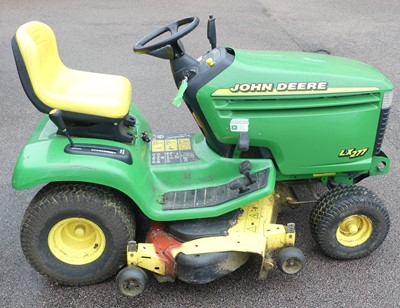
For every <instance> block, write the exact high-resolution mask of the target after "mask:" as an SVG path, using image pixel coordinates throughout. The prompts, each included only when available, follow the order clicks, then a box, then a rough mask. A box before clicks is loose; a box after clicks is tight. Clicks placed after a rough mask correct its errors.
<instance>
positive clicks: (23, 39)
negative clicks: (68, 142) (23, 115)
mask: <svg viewBox="0 0 400 308" xmlns="http://www.w3.org/2000/svg"><path fill="white" fill-rule="evenodd" d="M11 45H12V50H13V53H14V58H15V62H16V65H17V69H18V75H19V77H20V80H21V83H22V86H23V88H24V90H25V93H26V95H27V96H28V97H29V99H30V100H31V101H32V103H33V104H34V105H35V107H36V108H37V109H38V110H39V111H41V112H44V113H48V112H49V111H50V110H51V109H52V108H51V107H49V106H48V105H46V104H45V103H44V100H43V98H45V97H46V93H47V92H48V91H50V90H49V89H51V88H52V86H53V83H54V81H55V80H56V74H57V72H59V71H60V70H61V69H62V68H63V67H64V64H63V63H62V62H61V59H60V57H59V54H58V48H57V42H56V38H55V35H54V32H53V30H52V29H51V28H50V27H49V26H48V25H46V24H44V23H42V22H38V21H32V22H29V23H26V24H24V25H22V26H21V27H19V28H18V30H17V32H16V34H15V35H14V37H13V38H12V41H11Z"/></svg>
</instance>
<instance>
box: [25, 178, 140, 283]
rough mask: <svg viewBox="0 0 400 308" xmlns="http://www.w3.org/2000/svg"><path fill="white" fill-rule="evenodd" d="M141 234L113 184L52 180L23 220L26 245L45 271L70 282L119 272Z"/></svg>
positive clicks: (33, 260) (31, 257)
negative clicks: (132, 241) (127, 249)
mask: <svg viewBox="0 0 400 308" xmlns="http://www.w3.org/2000/svg"><path fill="white" fill-rule="evenodd" d="M134 237H135V219H134V215H133V211H132V209H130V208H129V204H127V201H126V200H125V199H124V198H123V197H122V196H121V195H119V194H118V193H117V192H115V191H113V190H112V189H110V188H107V187H102V186H98V185H94V184H88V183H52V184H49V185H47V186H45V187H44V188H43V189H42V190H41V191H39V193H38V194H37V195H36V196H35V198H34V199H33V200H32V202H31V204H30V205H29V207H28V209H27V210H26V212H25V216H24V218H23V221H22V225H21V246H22V250H23V252H24V254H25V257H26V258H27V260H28V261H29V263H30V264H31V265H32V266H33V267H34V268H35V269H36V270H37V271H38V272H40V273H41V274H43V275H45V276H47V277H49V278H50V279H51V280H53V281H55V282H58V283H60V284H65V285H87V284H94V283H98V282H100V281H103V280H105V279H107V278H109V277H111V276H112V275H114V274H115V273H116V272H117V271H118V270H119V269H120V268H121V267H122V266H123V265H124V264H125V263H126V245H127V243H128V241H130V240H133V239H134Z"/></svg>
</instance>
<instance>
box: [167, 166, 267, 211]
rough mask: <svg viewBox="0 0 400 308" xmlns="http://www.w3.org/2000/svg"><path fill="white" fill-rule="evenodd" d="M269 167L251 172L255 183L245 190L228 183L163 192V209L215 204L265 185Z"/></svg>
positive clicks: (191, 207)
mask: <svg viewBox="0 0 400 308" xmlns="http://www.w3.org/2000/svg"><path fill="white" fill-rule="evenodd" d="M268 174H269V169H265V170H262V171H259V172H257V173H254V174H252V178H253V179H254V180H255V183H253V184H250V185H249V186H247V187H248V188H249V189H248V190H247V191H246V192H243V193H240V192H239V191H238V190H237V189H235V190H232V189H231V188H230V187H229V186H230V183H227V184H224V185H219V186H213V187H204V188H199V189H192V190H182V191H172V192H167V193H165V194H164V204H163V210H164V211H170V210H180V209H193V208H202V207H210V206H216V205H218V204H222V203H225V202H227V201H230V200H233V199H236V198H238V197H241V196H244V195H246V194H249V193H252V192H254V191H256V190H259V189H262V188H264V187H266V186H267V180H268Z"/></svg>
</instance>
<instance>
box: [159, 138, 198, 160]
mask: <svg viewBox="0 0 400 308" xmlns="http://www.w3.org/2000/svg"><path fill="white" fill-rule="evenodd" d="M192 136H193V134H165V135H153V140H152V141H151V164H152V165H169V164H182V163H188V162H192V161H196V160H199V158H198V157H197V156H196V154H195V153H194V151H193V149H192Z"/></svg>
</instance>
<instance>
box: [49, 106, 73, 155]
mask: <svg viewBox="0 0 400 308" xmlns="http://www.w3.org/2000/svg"><path fill="white" fill-rule="evenodd" d="M49 118H50V120H51V121H52V122H53V123H54V124H55V125H56V126H57V128H58V129H59V130H60V131H61V132H62V133H63V134H64V135H65V136H66V137H67V138H68V141H69V143H70V144H71V147H74V146H75V144H74V142H73V141H72V138H71V136H70V135H69V133H68V131H67V126H66V125H65V122H64V119H63V118H62V111H61V110H59V109H52V110H51V111H50V113H49Z"/></svg>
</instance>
